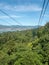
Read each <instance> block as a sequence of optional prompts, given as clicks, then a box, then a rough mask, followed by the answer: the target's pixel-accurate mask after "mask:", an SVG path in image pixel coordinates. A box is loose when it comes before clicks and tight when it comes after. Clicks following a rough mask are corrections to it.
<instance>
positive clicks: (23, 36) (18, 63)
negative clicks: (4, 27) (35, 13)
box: [0, 23, 49, 65]
mask: <svg viewBox="0 0 49 65" xmlns="http://www.w3.org/2000/svg"><path fill="white" fill-rule="evenodd" d="M0 65H49V23H47V24H46V25H45V26H44V27H40V28H39V29H33V30H26V31H17V32H7V33H1V34H0Z"/></svg>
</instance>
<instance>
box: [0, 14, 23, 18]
mask: <svg viewBox="0 0 49 65" xmlns="http://www.w3.org/2000/svg"><path fill="white" fill-rule="evenodd" d="M11 17H13V18H21V17H22V16H16V15H11ZM4 18H5V19H6V18H9V17H8V16H0V19H4Z"/></svg>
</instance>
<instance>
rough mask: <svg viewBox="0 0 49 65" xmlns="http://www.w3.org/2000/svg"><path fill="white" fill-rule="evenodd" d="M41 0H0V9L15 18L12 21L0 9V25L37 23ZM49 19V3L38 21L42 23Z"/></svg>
mask: <svg viewBox="0 0 49 65" xmlns="http://www.w3.org/2000/svg"><path fill="white" fill-rule="evenodd" d="M42 4H43V0H0V10H3V11H4V12H6V13H7V14H8V15H10V16H11V17H12V18H14V19H15V20H16V22H15V21H13V20H12V19H10V18H9V17H8V16H7V15H5V14H3V13H2V12H1V11H0V25H20V24H19V22H20V23H21V24H22V25H25V26H35V25H38V21H39V17H40V13H41V10H42ZM48 21H49V5H48V7H47V10H46V13H45V15H44V19H43V20H42V21H41V22H40V23H39V24H40V25H44V24H45V23H46V22H48Z"/></svg>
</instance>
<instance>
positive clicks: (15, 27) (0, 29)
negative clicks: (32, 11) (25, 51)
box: [0, 25, 38, 32]
mask: <svg viewBox="0 0 49 65" xmlns="http://www.w3.org/2000/svg"><path fill="white" fill-rule="evenodd" d="M33 28H38V26H19V25H11V26H7V25H0V32H6V31H21V30H27V29H33Z"/></svg>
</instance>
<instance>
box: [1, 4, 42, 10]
mask: <svg viewBox="0 0 49 65" xmlns="http://www.w3.org/2000/svg"><path fill="white" fill-rule="evenodd" d="M0 8H1V9H5V10H11V11H41V7H39V6H38V5H36V4H33V5H17V6H11V5H4V4H1V5H0Z"/></svg>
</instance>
